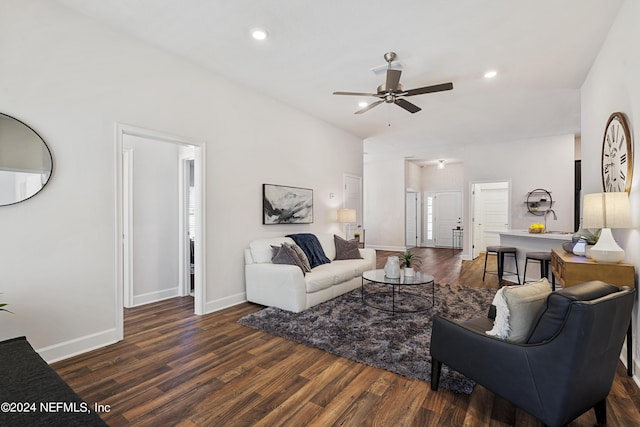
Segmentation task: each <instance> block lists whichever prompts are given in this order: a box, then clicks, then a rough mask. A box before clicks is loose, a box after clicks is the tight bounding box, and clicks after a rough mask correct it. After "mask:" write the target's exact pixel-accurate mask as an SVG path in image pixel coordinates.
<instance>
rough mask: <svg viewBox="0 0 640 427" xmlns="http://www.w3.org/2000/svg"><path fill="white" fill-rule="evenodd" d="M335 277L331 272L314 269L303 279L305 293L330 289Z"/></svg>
mask: <svg viewBox="0 0 640 427" xmlns="http://www.w3.org/2000/svg"><path fill="white" fill-rule="evenodd" d="M335 277H336V276H335V274H333V273H332V272H331V271H326V270H322V269H319V268H314V269H313V270H311V272H310V273H307V275H306V276H305V278H304V281H305V284H306V288H307V293H310V292H317V291H319V290H322V289H327V288H330V287H331V286H333V284H334V283H335Z"/></svg>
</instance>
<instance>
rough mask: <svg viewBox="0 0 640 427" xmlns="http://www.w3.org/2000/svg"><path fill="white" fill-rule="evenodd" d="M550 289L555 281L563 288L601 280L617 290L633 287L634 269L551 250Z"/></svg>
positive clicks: (630, 354) (629, 345) (630, 363)
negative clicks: (617, 288)
mask: <svg viewBox="0 0 640 427" xmlns="http://www.w3.org/2000/svg"><path fill="white" fill-rule="evenodd" d="M551 272H552V273H553V274H552V278H551V283H552V289H553V290H555V289H556V279H557V280H558V282H560V284H561V285H562V286H563V287H565V288H566V287H569V286H575V285H577V284H579V283H584V282H588V281H590V280H602V281H603V282H607V283H610V284H612V285H615V286H617V287H619V288H621V287H623V286H629V287H630V288H633V287H635V268H634V267H633V265H631V264H625V263H603V262H596V261H594V260H592V259H589V258H586V257H583V256H577V255H573V254H570V253H567V252H565V250H564V249H555V248H554V249H552V250H551ZM632 339H633V337H632V330H631V323H630V324H629V330H628V331H627V373H628V374H629V376H631V375H633V345H632Z"/></svg>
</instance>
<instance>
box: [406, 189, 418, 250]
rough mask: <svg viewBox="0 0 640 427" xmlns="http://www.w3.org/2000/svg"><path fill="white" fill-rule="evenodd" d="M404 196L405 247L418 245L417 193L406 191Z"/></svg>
mask: <svg viewBox="0 0 640 427" xmlns="http://www.w3.org/2000/svg"><path fill="white" fill-rule="evenodd" d="M405 197H406V200H405V221H404V224H405V245H406V247H407V248H415V247H417V246H419V240H418V234H419V230H418V193H417V192H415V191H407V193H406V195H405Z"/></svg>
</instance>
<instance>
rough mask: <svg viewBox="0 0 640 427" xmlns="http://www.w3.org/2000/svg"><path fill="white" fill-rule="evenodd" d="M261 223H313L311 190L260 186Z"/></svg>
mask: <svg viewBox="0 0 640 427" xmlns="http://www.w3.org/2000/svg"><path fill="white" fill-rule="evenodd" d="M262 223H263V224H264V225H274V224H311V223H313V190H312V189H310V188H300V187H290V186H286V185H275V184H262Z"/></svg>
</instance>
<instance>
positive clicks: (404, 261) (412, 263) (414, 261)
mask: <svg viewBox="0 0 640 427" xmlns="http://www.w3.org/2000/svg"><path fill="white" fill-rule="evenodd" d="M400 259H401V266H402V267H404V275H405V276H406V277H413V276H414V275H415V270H414V267H419V266H420V264H421V263H422V260H421V259H420V257H419V256H418V255H415V254H413V253H411V251H406V252H405V253H403V254H402V255H401V256H400Z"/></svg>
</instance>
